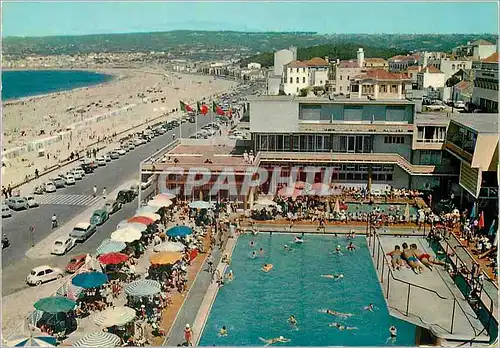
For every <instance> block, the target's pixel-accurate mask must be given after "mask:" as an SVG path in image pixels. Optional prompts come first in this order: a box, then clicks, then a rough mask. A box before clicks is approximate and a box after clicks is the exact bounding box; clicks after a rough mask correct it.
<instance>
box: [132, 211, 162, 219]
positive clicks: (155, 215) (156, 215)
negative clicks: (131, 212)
mask: <svg viewBox="0 0 500 348" xmlns="http://www.w3.org/2000/svg"><path fill="white" fill-rule="evenodd" d="M134 217H145V218H148V219H151V220H153V221H158V220H160V218H161V216H160V215H158V214H155V213H142V214H135V216H134Z"/></svg>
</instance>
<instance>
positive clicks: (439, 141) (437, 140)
mask: <svg viewBox="0 0 500 348" xmlns="http://www.w3.org/2000/svg"><path fill="white" fill-rule="evenodd" d="M417 143H433V144H435V143H440V144H444V139H417Z"/></svg>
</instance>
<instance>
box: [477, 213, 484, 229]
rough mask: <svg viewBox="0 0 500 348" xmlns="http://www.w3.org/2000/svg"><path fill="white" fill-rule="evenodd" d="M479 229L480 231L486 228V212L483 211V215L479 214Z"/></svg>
mask: <svg viewBox="0 0 500 348" xmlns="http://www.w3.org/2000/svg"><path fill="white" fill-rule="evenodd" d="M478 227H479V229H480V230H482V229H483V228H484V211H482V212H481V214H479V223H478Z"/></svg>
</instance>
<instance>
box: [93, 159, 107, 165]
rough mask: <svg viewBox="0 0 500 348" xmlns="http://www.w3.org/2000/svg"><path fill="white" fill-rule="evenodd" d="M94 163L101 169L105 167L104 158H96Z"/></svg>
mask: <svg viewBox="0 0 500 348" xmlns="http://www.w3.org/2000/svg"><path fill="white" fill-rule="evenodd" d="M95 161H96V162H97V165H98V166H100V167H102V166H105V165H106V160H105V159H104V157H96V159H95Z"/></svg>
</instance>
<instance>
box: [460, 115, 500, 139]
mask: <svg viewBox="0 0 500 348" xmlns="http://www.w3.org/2000/svg"><path fill="white" fill-rule="evenodd" d="M451 119H452V121H454V122H455V123H458V124H460V125H463V126H465V127H468V128H470V129H472V130H474V131H476V132H477V133H496V134H498V114H474V113H472V114H470V113H469V114H466V113H463V114H454V115H452V117H451Z"/></svg>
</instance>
